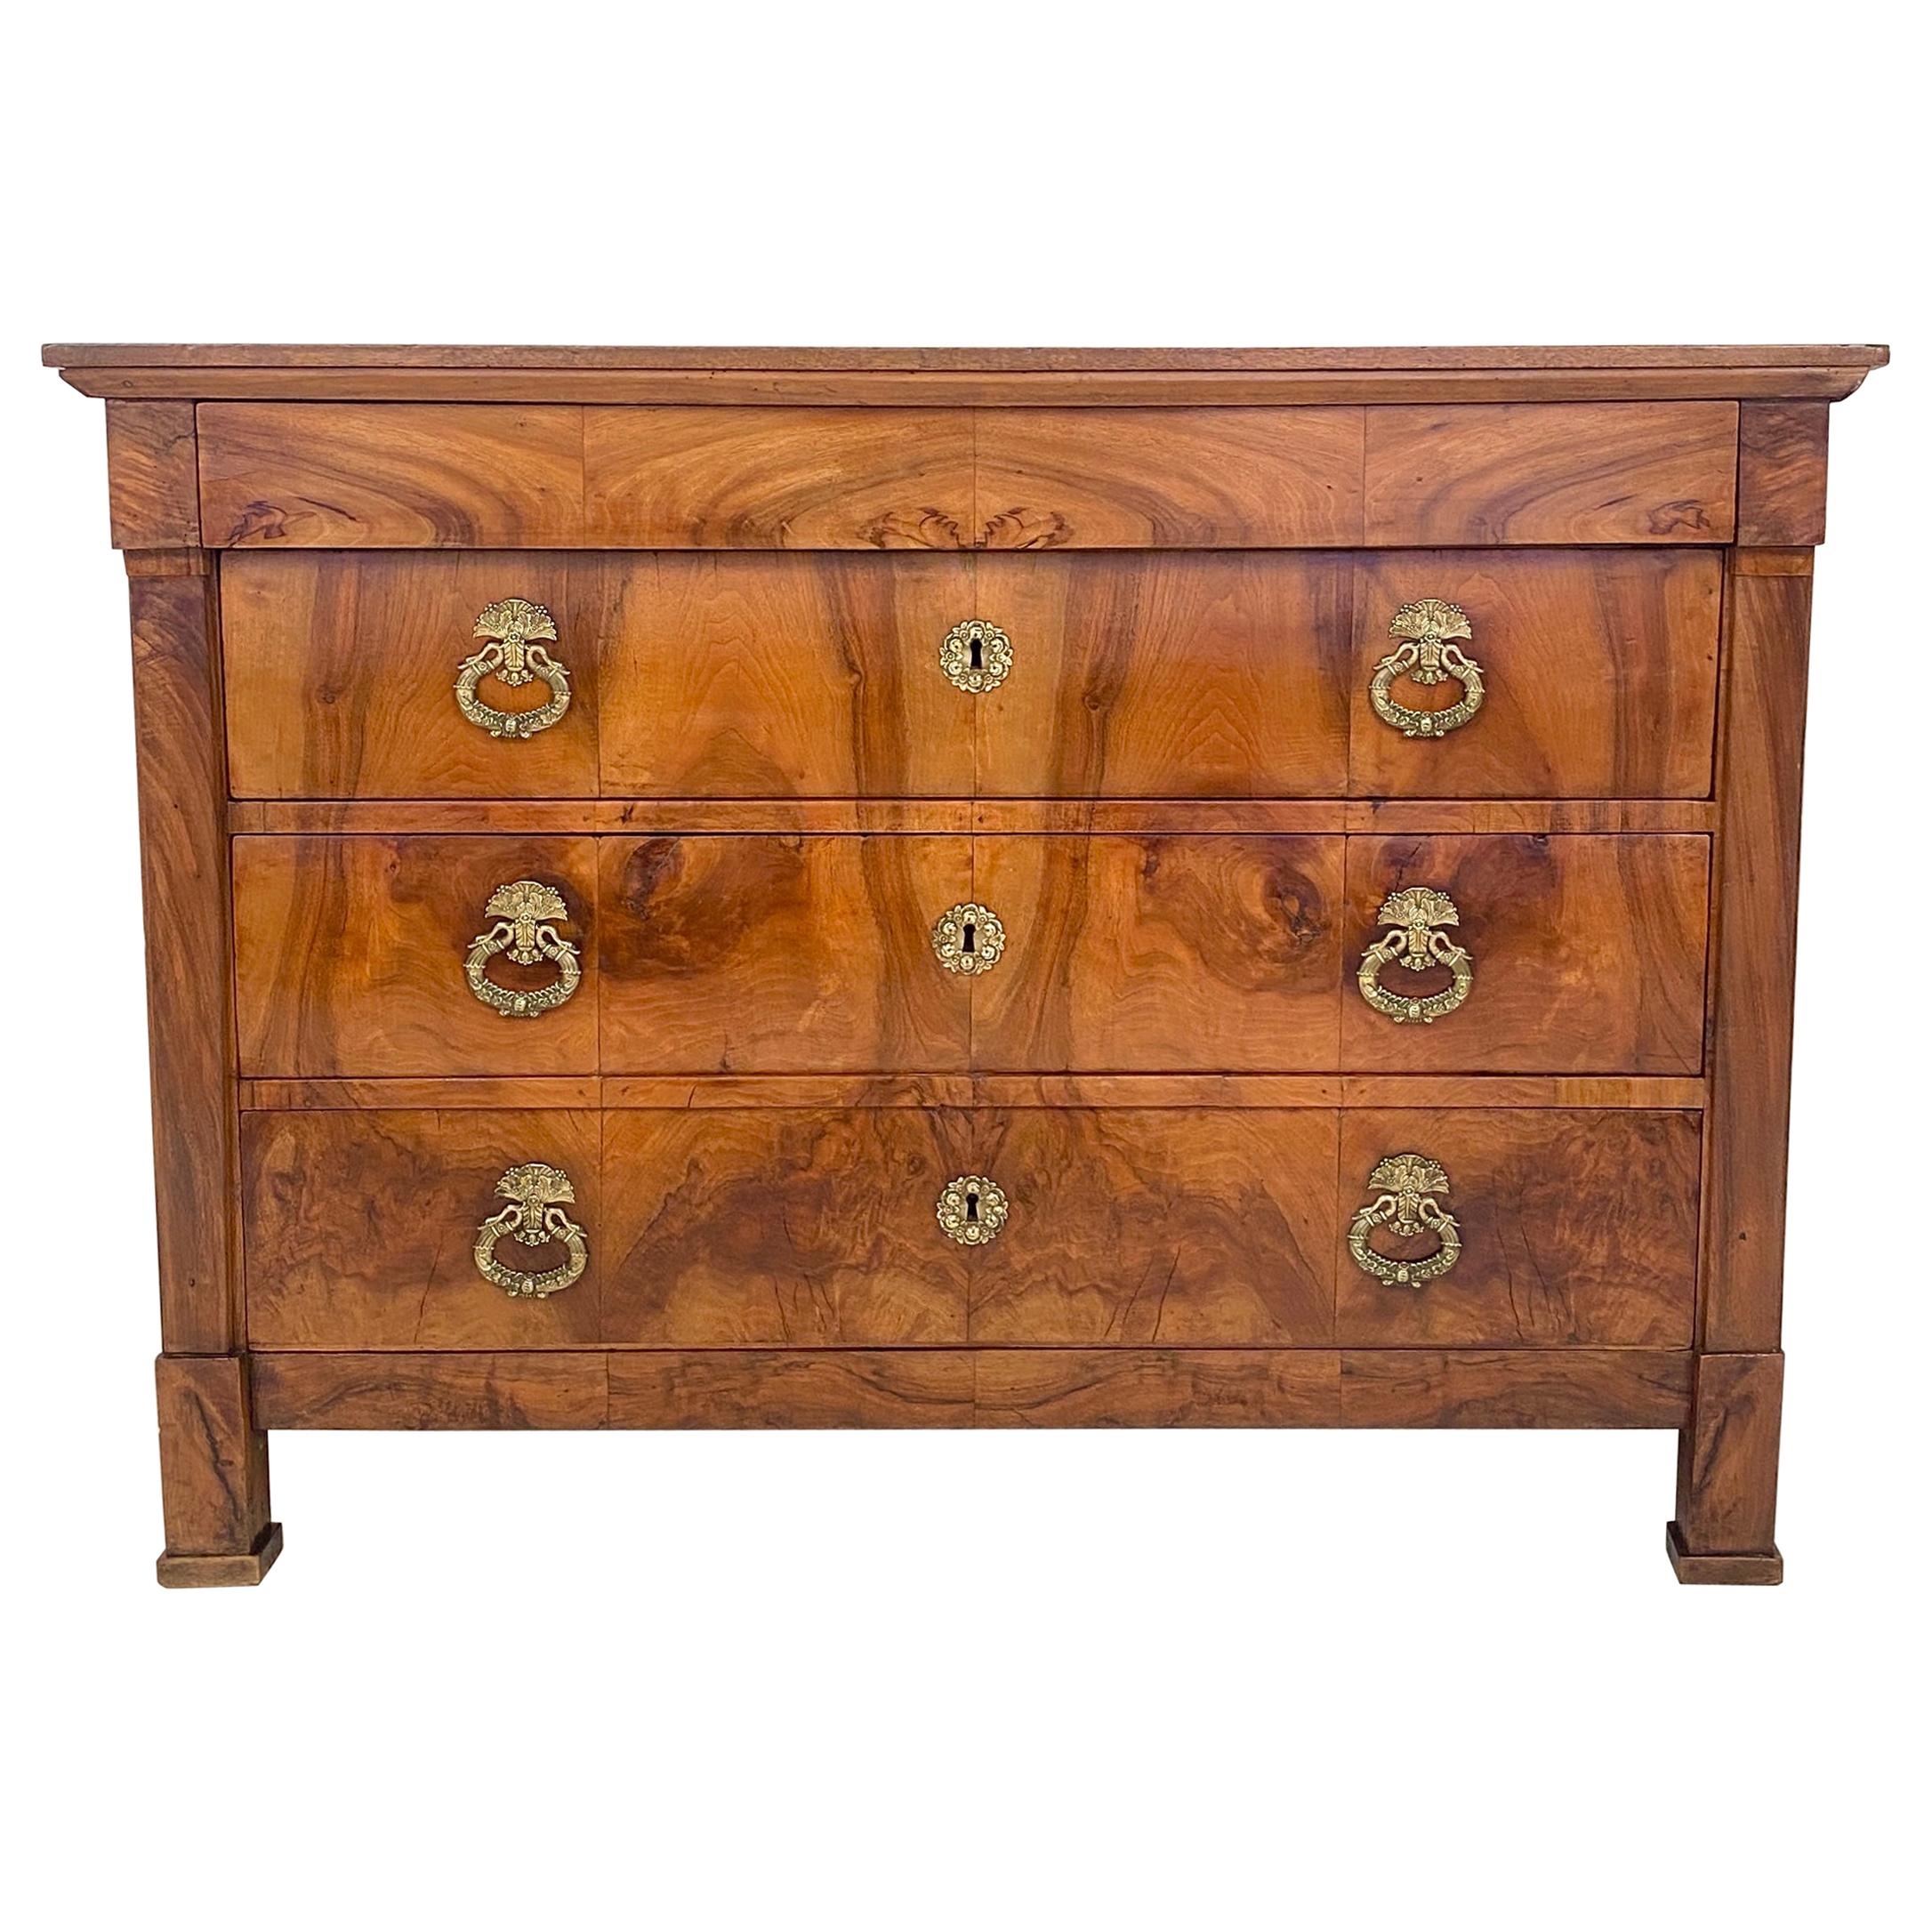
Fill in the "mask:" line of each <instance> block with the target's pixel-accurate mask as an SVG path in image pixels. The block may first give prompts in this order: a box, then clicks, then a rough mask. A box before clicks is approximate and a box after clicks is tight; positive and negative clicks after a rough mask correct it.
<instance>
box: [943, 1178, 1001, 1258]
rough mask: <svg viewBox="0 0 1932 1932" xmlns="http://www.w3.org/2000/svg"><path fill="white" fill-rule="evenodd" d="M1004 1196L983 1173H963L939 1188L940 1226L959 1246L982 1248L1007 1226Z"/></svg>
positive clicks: (996, 1183) (994, 1183) (996, 1185)
mask: <svg viewBox="0 0 1932 1932" xmlns="http://www.w3.org/2000/svg"><path fill="white" fill-rule="evenodd" d="M1008 1212H1009V1210H1008V1208H1007V1204H1006V1195H1005V1192H1004V1190H1003V1189H1002V1187H1001V1186H1000V1184H999V1183H998V1182H997V1181H995V1180H989V1179H987V1178H986V1175H984V1174H962V1175H960V1176H959V1177H958V1178H957V1179H954V1180H949V1181H947V1182H946V1186H945V1187H942V1188H940V1190H939V1207H938V1214H939V1226H940V1228H941V1229H942V1230H943V1231H944V1232H945V1234H946V1237H947V1239H948V1240H951V1241H956V1242H958V1243H959V1244H960V1245H961V1246H962V1248H983V1247H984V1246H985V1245H986V1243H987V1242H989V1241H994V1240H996V1239H997V1238H998V1236H999V1232H1000V1230H1001V1228H1004V1227H1005V1226H1006V1217H1007V1214H1008Z"/></svg>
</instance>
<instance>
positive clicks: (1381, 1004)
mask: <svg viewBox="0 0 1932 1932" xmlns="http://www.w3.org/2000/svg"><path fill="white" fill-rule="evenodd" d="M1375 916H1376V918H1377V919H1378V920H1379V921H1381V922H1382V923H1384V924H1386V925H1387V926H1388V927H1389V930H1388V931H1387V932H1385V933H1384V934H1383V935H1382V937H1381V938H1379V939H1377V940H1376V941H1374V943H1373V945H1371V946H1370V947H1369V948H1368V950H1367V951H1366V952H1365V953H1364V954H1363V955H1362V966H1361V970H1359V971H1358V972H1357V973H1356V976H1355V979H1356V986H1359V987H1360V988H1361V991H1362V997H1363V998H1364V1000H1366V1001H1367V1002H1368V1003H1369V1004H1370V1005H1371V1006H1373V1008H1374V1009H1375V1010H1376V1011H1377V1012H1378V1013H1386V1014H1387V1015H1388V1016H1389V1018H1390V1019H1392V1020H1394V1021H1395V1023H1396V1024H1397V1026H1406V1025H1408V1024H1410V1023H1412V1022H1415V1021H1420V1022H1421V1024H1422V1025H1423V1026H1428V1025H1429V1023H1430V1022H1431V1021H1432V1020H1437V1019H1440V1018H1442V1016H1443V1015H1444V1014H1445V1013H1453V1012H1454V1011H1455V1010H1456V1008H1457V1007H1459V1006H1461V1004H1462V1002H1463V1001H1465V1000H1466V999H1468V998H1469V988H1470V986H1472V985H1473V984H1474V983H1475V978H1476V962H1475V961H1474V960H1473V959H1471V958H1470V957H1469V949H1468V948H1467V947H1466V946H1458V945H1456V944H1455V943H1454V941H1453V940H1451V939H1448V938H1445V937H1444V935H1443V933H1442V932H1441V930H1439V929H1440V928H1442V927H1444V926H1453V925H1455V924H1457V923H1458V922H1459V919H1460V916H1461V915H1460V914H1458V913H1457V911H1456V907H1455V901H1454V900H1453V899H1452V898H1450V897H1449V895H1448V894H1447V893H1446V892H1437V891H1436V890H1433V889H1432V888H1430V887H1429V886H1409V887H1407V888H1405V890H1402V891H1400V892H1391V893H1390V894H1389V897H1388V898H1385V899H1384V900H1383V901H1382V904H1381V911H1380V912H1378V913H1377V914H1376V915H1375ZM1398 961H1399V962H1401V963H1402V964H1403V965H1404V966H1405V967H1407V968H1408V970H1410V971H1411V972H1417V973H1419V972H1422V971H1425V970H1427V969H1428V968H1429V967H1431V966H1446V967H1447V968H1448V969H1449V970H1450V972H1451V974H1452V975H1453V980H1452V983H1451V984H1450V985H1448V986H1445V987H1444V988H1443V989H1442V990H1441V991H1440V992H1439V993H1429V994H1403V993H1391V992H1390V991H1389V988H1388V987H1387V986H1384V985H1383V984H1382V981H1381V975H1382V969H1383V968H1384V967H1385V966H1389V965H1393V964H1395V963H1396V962H1398Z"/></svg>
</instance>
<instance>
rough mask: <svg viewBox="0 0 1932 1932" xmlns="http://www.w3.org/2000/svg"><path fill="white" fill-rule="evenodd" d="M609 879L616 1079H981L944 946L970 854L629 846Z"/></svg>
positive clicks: (611, 1041) (602, 925) (605, 1051)
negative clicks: (941, 951)
mask: <svg viewBox="0 0 1932 1932" xmlns="http://www.w3.org/2000/svg"><path fill="white" fill-rule="evenodd" d="M599 872H600V914H599V922H598V930H599V941H598V966H599V970H600V976H601V986H602V1042H603V1043H602V1064H603V1067H604V1068H605V1070H606V1071H608V1072H610V1073H616V1074H624V1073H635V1074H645V1073H686V1074H696V1073H729V1072H734V1071H748V1072H758V1073H774V1074H779V1073H840V1072H881V1071H890V1070H891V1069H893V1068H897V1067H907V1068H913V1069H921V1070H923V1069H930V1070H931V1071H934V1072H945V1071H946V1070H947V1069H949V1068H957V1069H961V1070H963V1069H964V1068H965V1067H966V1066H967V1064H968V1058H967V1056H968V1051H969V1046H970V1026H971V1005H970V998H971V982H970V980H969V979H967V978H963V977H962V976H959V975H955V974H952V973H948V972H946V970H944V969H943V968H942V967H941V966H940V964H939V962H938V960H937V959H936V958H935V957H934V955H933V952H932V942H931V928H932V922H934V921H935V920H936V919H937V918H938V916H939V915H940V914H942V913H944V912H945V911H946V909H947V908H948V907H950V906H955V905H960V904H962V903H964V902H966V901H967V900H970V898H972V860H971V848H970V844H969V842H968V841H966V840H964V839H912V838H890V839H872V838H829V839H816V838H814V839H793V838H756V837H748V836H747V837H736V838H727V839H616V838H613V839H606V840H603V841H600V855H599Z"/></svg>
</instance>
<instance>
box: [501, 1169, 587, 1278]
mask: <svg viewBox="0 0 1932 1932" xmlns="http://www.w3.org/2000/svg"><path fill="white" fill-rule="evenodd" d="M496 1191H497V1193H498V1194H500V1195H503V1196H504V1198H505V1199H506V1200H508V1201H509V1203H511V1204H510V1205H509V1206H508V1207H506V1208H504V1209H503V1211H502V1212H500V1213H496V1214H492V1215H491V1216H489V1218H488V1219H487V1220H485V1222H484V1223H483V1225H482V1226H481V1227H480V1228H478V1229H477V1231H476V1265H477V1272H478V1273H479V1274H480V1275H481V1276H482V1277H483V1279H484V1280H485V1281H487V1282H491V1283H494V1284H495V1286H497V1287H499V1288H501V1289H502V1290H503V1292H504V1293H505V1294H506V1295H512V1296H515V1297H517V1298H518V1299H519V1300H522V1299H526V1298H527V1299H531V1300H539V1301H541V1300H543V1298H544V1297H545V1296H546V1295H553V1294H556V1293H557V1292H559V1290H561V1289H565V1288H568V1286H569V1285H570V1284H571V1283H572V1282H574V1281H575V1280H576V1278H577V1276H579V1275H581V1274H582V1273H583V1272H584V1263H585V1262H586V1261H588V1260H590V1250H589V1249H588V1247H587V1246H586V1245H585V1244H584V1230H583V1229H582V1228H579V1227H578V1226H577V1224H576V1222H575V1221H574V1220H571V1219H570V1217H569V1216H568V1214H566V1213H565V1212H564V1211H563V1208H562V1206H561V1205H559V1203H564V1202H569V1203H575V1202H576V1190H575V1189H574V1188H573V1187H571V1185H570V1177H569V1176H568V1174H566V1173H564V1172H562V1171H561V1170H559V1169H558V1168H554V1167H550V1166H546V1165H545V1164H544V1163H543V1162H542V1161H526V1162H524V1163H523V1164H522V1165H521V1166H520V1167H512V1168H511V1169H510V1170H509V1171H508V1172H506V1173H505V1174H504V1176H503V1179H501V1180H500V1181H498V1182H497V1183H496ZM506 1237H507V1238H508V1239H510V1240H511V1241H517V1242H520V1243H521V1244H523V1245H524V1246H525V1247H527V1248H541V1247H542V1246H543V1244H545V1243H546V1242H551V1241H556V1242H560V1243H562V1244H563V1247H564V1250H565V1257H564V1259H563V1260H561V1261H559V1263H558V1264H557V1265H556V1267H554V1268H544V1269H543V1271H542V1272H541V1273H540V1274H534V1275H532V1274H525V1273H523V1272H522V1271H521V1270H519V1269H517V1268H505V1267H504V1266H503V1263H502V1262H501V1261H499V1260H497V1259H496V1244H497V1243H498V1242H500V1241H502V1240H503V1239H505V1238H506Z"/></svg>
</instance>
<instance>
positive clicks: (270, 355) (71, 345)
mask: <svg viewBox="0 0 1932 1932" xmlns="http://www.w3.org/2000/svg"><path fill="white" fill-rule="evenodd" d="M1890 353H1891V352H1890V350H1888V349H1886V348H1885V347H1883V346H1882V345H1881V344H1879V343H1874V342H1771V343H1759V344H1755V345H1751V346H1744V347H1740V346H1735V345H1711V344H1695V343H1694V344H1672V345H1658V344H1652V345H1649V346H1629V347H1618V346H1614V345H1612V346H1607V347H1606V346H1597V347H1584V346H1571V345H1565V344H1560V343H1559V344H1557V345H1555V346H1551V347H1545V348H1535V347H1528V348H1525V347H1520V346H1518V347H1512V348H1508V349H1476V348H1469V349H613V348H516V347H509V348H490V347H486V346H483V345H480V344H475V345H472V344H470V343H464V342H423V343H410V342H402V343H398V342H376V343H365V344H357V343H331V342H49V343H47V344H46V345H45V347H44V349H43V350H42V351H41V360H42V361H43V362H44V364H45V365H46V366H48V367H49V368H55V369H100V368H117V369H135V368H138V369H157V368H170V369H218V368H219V369H773V370H790V371H794V372H795V371H825V370H861V369H879V370H900V371H912V370H918V369H938V370H953V371H962V370H963V371H974V372H978V373H982V374H1023V373H1025V372H1026V371H1029V370H1051V371H1053V372H1055V373H1058V374H1070V373H1073V372H1076V371H1080V370H1092V371H1094V372H1095V373H1097V374H1099V373H1105V374H1114V373H1116V372H1119V371H1122V370H1131V369H1176V370H1193V371H1228V372H1243V373H1246V372H1254V371H1260V370H1269V369H1278V370H1301V371H1324V370H1332V371H1361V370H1371V369H1711V368H1750V369H1793V368H1831V369H1846V368H1860V369H1875V368H1878V367H1879V366H1881V365H1882V364H1883V363H1885V362H1887V361H1888V360H1889V359H1890Z"/></svg>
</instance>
